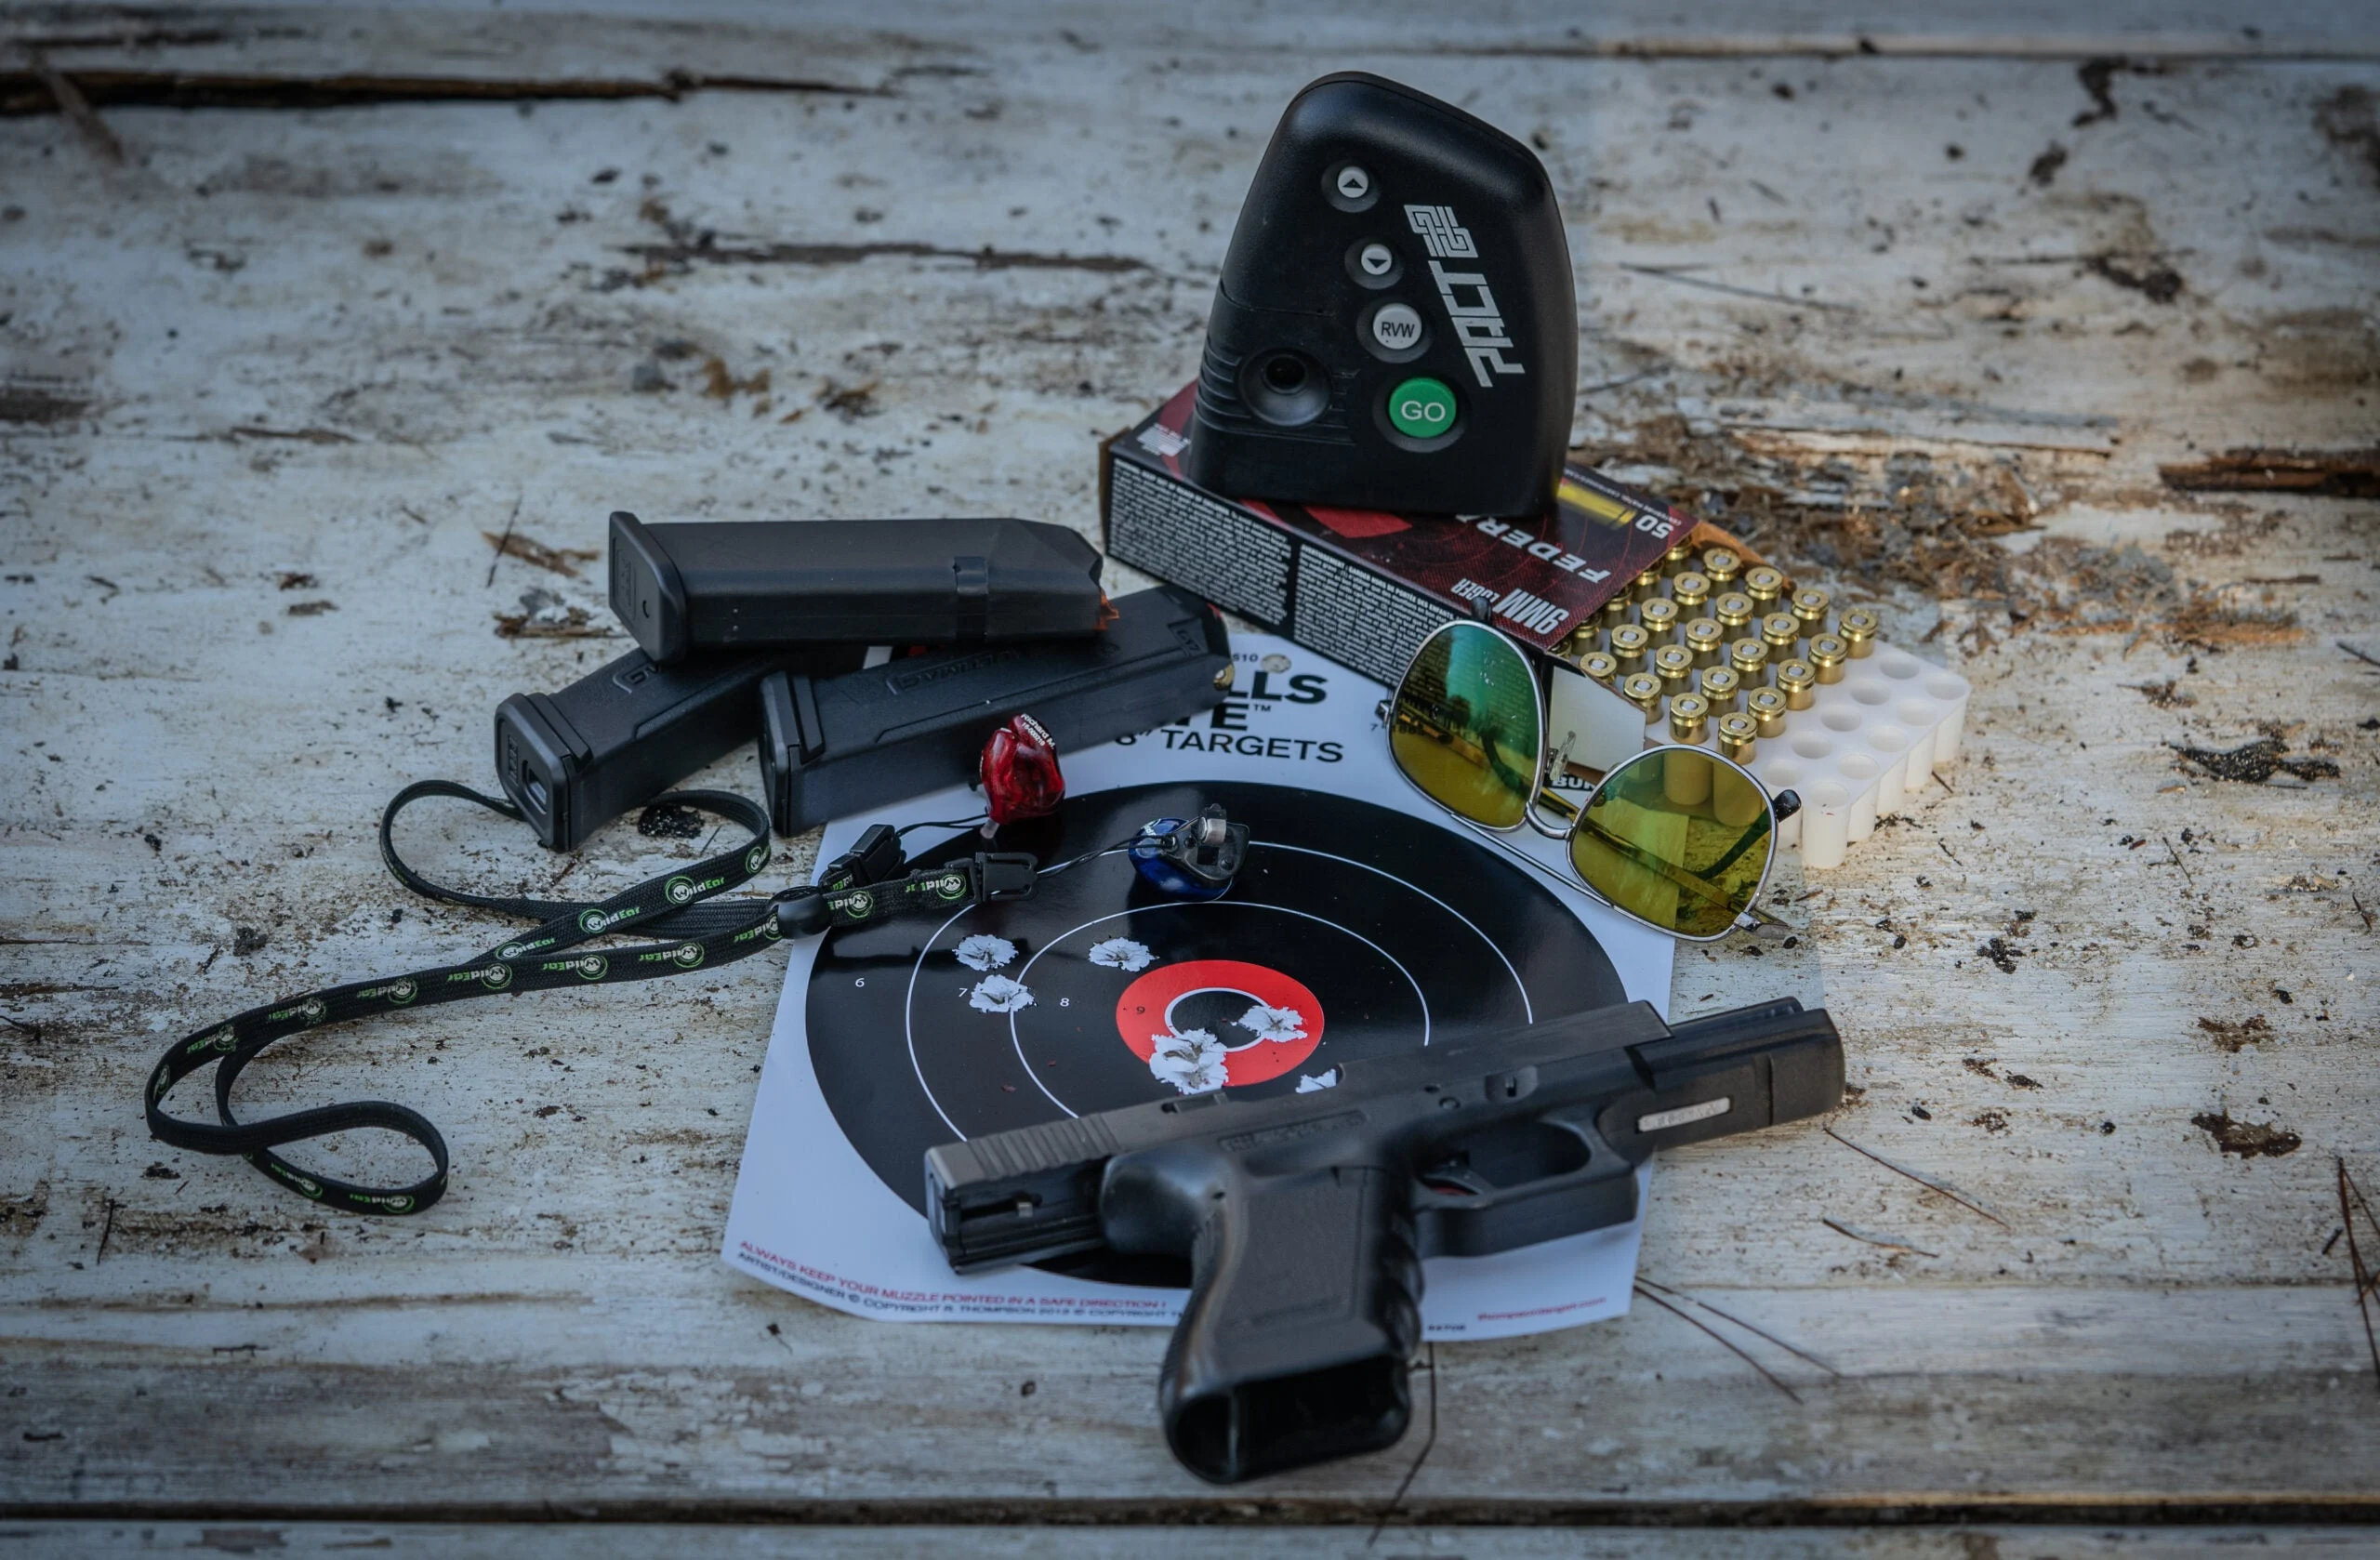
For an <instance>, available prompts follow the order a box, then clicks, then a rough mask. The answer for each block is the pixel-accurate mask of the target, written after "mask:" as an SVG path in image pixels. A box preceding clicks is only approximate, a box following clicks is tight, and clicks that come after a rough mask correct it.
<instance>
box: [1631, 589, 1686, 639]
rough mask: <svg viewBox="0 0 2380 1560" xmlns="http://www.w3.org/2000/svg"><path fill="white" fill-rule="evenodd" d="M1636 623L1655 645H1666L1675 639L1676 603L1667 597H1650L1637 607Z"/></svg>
mask: <svg viewBox="0 0 2380 1560" xmlns="http://www.w3.org/2000/svg"><path fill="white" fill-rule="evenodd" d="M1636 622H1637V624H1638V626H1640V627H1641V628H1644V630H1645V631H1646V633H1648V634H1650V635H1652V636H1653V642H1654V643H1655V644H1667V643H1669V642H1670V641H1672V640H1673V639H1675V638H1676V637H1677V603H1676V602H1673V601H1671V600H1670V599H1669V598H1668V597H1667V596H1654V597H1651V598H1649V599H1647V600H1646V602H1643V603H1642V604H1641V605H1639V606H1638V607H1637V609H1636Z"/></svg>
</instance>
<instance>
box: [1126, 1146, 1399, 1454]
mask: <svg viewBox="0 0 2380 1560" xmlns="http://www.w3.org/2000/svg"><path fill="white" fill-rule="evenodd" d="M1131 1157H1132V1158H1138V1157H1140V1156H1131ZM1115 1170H1123V1171H1124V1173H1125V1175H1126V1177H1127V1178H1130V1175H1131V1171H1130V1170H1129V1168H1128V1167H1127V1166H1126V1163H1125V1161H1118V1162H1117V1165H1116V1166H1115V1167H1111V1179H1110V1182H1109V1186H1108V1196H1109V1198H1110V1199H1112V1198H1114V1196H1116V1193H1117V1181H1116V1179H1115V1176H1114V1171H1115ZM1169 1179H1170V1178H1169ZM1183 1189H1184V1190H1191V1189H1193V1188H1183ZM1403 1189H1404V1187H1403V1181H1402V1179H1401V1178H1400V1177H1398V1176H1396V1175H1395V1174H1393V1173H1391V1172H1390V1171H1389V1170H1386V1169H1384V1168H1374V1167H1361V1166H1358V1167H1346V1166H1342V1167H1333V1168H1325V1169H1318V1170H1298V1171H1294V1172H1290V1173H1286V1174H1279V1175H1270V1176H1258V1177H1248V1176H1241V1175H1238V1174H1236V1173H1233V1172H1231V1171H1229V1170H1225V1171H1224V1172H1223V1175H1222V1176H1221V1177H1219V1178H1216V1179H1214V1180H1212V1181H1210V1182H1209V1183H1207V1184H1206V1185H1204V1186H1203V1187H1197V1188H1195V1190H1196V1193H1197V1196H1199V1198H1200V1200H1201V1201H1202V1203H1203V1208H1202V1210H1200V1214H1199V1216H1198V1217H1197V1224H1196V1233H1195V1236H1194V1237H1193V1238H1192V1240H1191V1242H1190V1259H1191V1274H1192V1278H1191V1289H1190V1300H1189V1303H1188V1304H1187V1306H1185V1307H1184V1309H1183V1314H1182V1321H1181V1324H1180V1325H1179V1326H1178V1327H1176V1328H1175V1329H1174V1333H1173V1341H1172V1342H1171V1344H1170V1346H1169V1347H1168V1349H1167V1351H1166V1356H1165V1366H1164V1368H1163V1370H1162V1371H1161V1372H1160V1373H1159V1375H1158V1378H1157V1409H1158V1412H1159V1413H1160V1415H1161V1416H1162V1417H1163V1419H1164V1421H1165V1434H1166V1440H1167V1442H1168V1444H1169V1445H1170V1446H1171V1448H1173V1455H1174V1456H1175V1457H1176V1458H1178V1459H1179V1460H1180V1461H1181V1462H1182V1465H1183V1467H1185V1468H1188V1469H1189V1470H1190V1471H1191V1472H1192V1473H1194V1474H1197V1475H1198V1476H1199V1477H1200V1478H1203V1479H1206V1480H1209V1481H1210V1482H1211V1483H1215V1484H1236V1483H1238V1482H1239V1481H1241V1480H1243V1479H1250V1478H1254V1477H1257V1476H1258V1475H1260V1474H1273V1473H1279V1472H1281V1471H1283V1470H1285V1469H1289V1468H1301V1467H1304V1466H1306V1465H1307V1464H1309V1463H1314V1462H1321V1461H1328V1460H1329V1459H1332V1458H1340V1457H1351V1456H1355V1455H1356V1454H1358V1453H1361V1452H1368V1451H1376V1450H1378V1449H1380V1448H1383V1447H1387V1446H1391V1445H1394V1444H1395V1441H1396V1440H1397V1438H1398V1437H1399V1436H1401V1435H1403V1434H1405V1427H1406V1424H1407V1422H1408V1421H1409V1420H1410V1419H1411V1417H1412V1398H1411V1395H1410V1394H1409V1392H1408V1386H1407V1382H1406V1368H1407V1361H1408V1359H1409V1358H1410V1357H1411V1356H1412V1353H1413V1350H1414V1347H1415V1346H1416V1344H1418V1343H1419V1342H1420V1340H1421V1258H1420V1257H1419V1255H1417V1254H1416V1252H1415V1250H1414V1246H1413V1233H1412V1225H1411V1223H1410V1221H1409V1220H1408V1219H1407V1218H1406V1216H1405V1212H1404V1209H1403V1197H1402V1193H1403ZM1176 1206H1177V1207H1179V1206H1181V1205H1180V1204H1177V1205H1176ZM1179 1227H1180V1226H1178V1225H1177V1226H1176V1228H1177V1229H1178V1228H1179ZM1112 1234H1113V1230H1112V1226H1111V1235H1112Z"/></svg>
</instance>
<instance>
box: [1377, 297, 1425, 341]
mask: <svg viewBox="0 0 2380 1560" xmlns="http://www.w3.org/2000/svg"><path fill="white" fill-rule="evenodd" d="M1372 339H1373V340H1374V341H1377V342H1379V343H1380V344H1381V345H1382V347H1384V348H1386V349H1387V350H1390V351H1392V352H1401V351H1403V350H1406V349H1407V348H1408V347H1418V346H1420V345H1421V314H1420V313H1418V312H1417V311H1415V310H1414V309H1413V307H1412V305H1410V304H1405V303H1392V304H1388V305H1386V306H1385V307H1383V308H1382V310H1381V311H1380V312H1379V313H1377V314H1374V315H1373V316H1372Z"/></svg>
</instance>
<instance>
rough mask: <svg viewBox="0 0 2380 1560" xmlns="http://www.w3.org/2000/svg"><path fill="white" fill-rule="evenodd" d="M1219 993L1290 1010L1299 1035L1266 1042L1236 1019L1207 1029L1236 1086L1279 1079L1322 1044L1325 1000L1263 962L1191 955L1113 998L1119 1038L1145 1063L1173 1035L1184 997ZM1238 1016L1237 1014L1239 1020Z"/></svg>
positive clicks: (1225, 1075) (1225, 1071) (1292, 1026)
mask: <svg viewBox="0 0 2380 1560" xmlns="http://www.w3.org/2000/svg"><path fill="white" fill-rule="evenodd" d="M1202 993H1224V994H1228V995H1231V996H1235V997H1245V998H1248V1003H1247V1005H1248V1007H1249V1008H1251V1009H1253V1008H1256V1007H1266V1008H1273V1009H1276V1010H1284V1011H1289V1012H1294V1013H1295V1014H1296V1015H1297V1019H1296V1021H1295V1023H1294V1024H1285V1025H1283V1027H1286V1028H1290V1029H1299V1030H1303V1031H1304V1033H1303V1034H1302V1035H1300V1036H1299V1037H1298V1038H1295V1039H1284V1040H1268V1039H1265V1038H1263V1035H1262V1034H1260V1033H1258V1032H1256V1031H1253V1030H1250V1029H1249V1028H1246V1027H1244V1026H1242V1025H1239V1024H1237V1023H1236V1022H1226V1023H1224V1024H1223V1025H1220V1026H1216V1025H1194V1027H1205V1028H1207V1030H1208V1032H1209V1033H1210V1034H1212V1035H1213V1036H1214V1037H1215V1039H1216V1040H1217V1042H1219V1043H1220V1044H1221V1045H1222V1046H1223V1048H1224V1051H1225V1055H1224V1058H1223V1080H1224V1082H1225V1083H1226V1084H1229V1085H1232V1086H1234V1087H1238V1086H1242V1085H1246V1084H1250V1083H1263V1082H1264V1081H1265V1080H1267V1079H1269V1078H1276V1077H1280V1076H1282V1075H1283V1074H1284V1073H1287V1072H1288V1071H1289V1070H1290V1069H1291V1068H1293V1067H1295V1066H1297V1065H1299V1064H1301V1063H1303V1062H1304V1061H1306V1060H1307V1059H1308V1058H1309V1057H1311V1056H1313V1054H1314V1051H1315V1047H1316V1046H1318V1045H1320V1044H1321V1043H1322V1024H1323V1016H1322V1003H1321V1000H1320V999H1319V998H1316V996H1315V994H1314V993H1313V992H1312V991H1311V990H1310V989H1308V988H1307V986H1306V985H1305V984H1304V983H1303V982H1302V981H1299V980H1297V979H1296V978H1294V977H1292V976H1289V975H1285V974H1283V973H1282V972H1280V971H1278V970H1275V969H1271V968H1269V967H1267V966H1265V965H1263V964H1250V963H1246V962H1244V961H1242V960H1239V959H1235V958H1192V959H1185V960H1183V962H1181V963H1179V964H1161V965H1159V966H1157V968H1156V969H1154V970H1151V971H1149V972H1147V973H1146V974H1144V975H1143V976H1141V978H1140V979H1138V980H1136V981H1134V982H1133V983H1132V984H1131V985H1128V986H1126V987H1125V988H1124V994H1123V996H1121V997H1119V998H1117V1000H1116V1033H1117V1036H1118V1037H1119V1038H1121V1039H1122V1040H1123V1042H1124V1044H1125V1045H1126V1046H1127V1047H1129V1048H1130V1049H1131V1052H1132V1054H1133V1055H1135V1056H1137V1057H1139V1058H1140V1059H1141V1060H1142V1061H1144V1062H1146V1061H1147V1060H1149V1058H1151V1057H1152V1056H1155V1055H1156V1054H1157V1045H1158V1043H1159V1042H1160V1041H1162V1040H1164V1039H1165V1038H1167V1037H1168V1036H1169V1035H1171V1034H1175V1033H1178V1032H1179V1031H1177V1030H1176V1029H1175V1028H1174V1025H1173V1018H1174V1014H1175V1011H1176V1010H1177V1009H1178V1008H1179V1007H1180V1005H1181V1003H1182V1002H1183V999H1184V998H1190V997H1196V996H1198V995H1200V994H1202ZM1236 1016H1237V1015H1235V1017H1236Z"/></svg>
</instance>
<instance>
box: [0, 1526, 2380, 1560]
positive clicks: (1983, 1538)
mask: <svg viewBox="0 0 2380 1560" xmlns="http://www.w3.org/2000/svg"><path fill="white" fill-rule="evenodd" d="M1221 1537H1222V1536H1221V1535H1218V1534H1217V1533H1216V1532H1215V1531H1214V1530H1213V1529H1212V1528H1211V1527H1157V1528H1149V1527H1141V1528H1134V1529H1132V1531H1131V1534H1130V1535H1129V1537H1127V1536H1126V1535H1124V1534H1120V1533H1118V1532H1117V1531H1116V1530H1114V1529H1112V1528H1074V1529H1068V1528H1063V1527H1057V1528H1052V1527H1033V1528H998V1527H873V1528H870V1527H825V1528H822V1527H805V1528H801V1529H800V1530H799V1531H798V1532H797V1531H791V1530H787V1529H785V1528H781V1527H780V1528H771V1527H729V1526H719V1527H686V1526H680V1527H654V1526H647V1525H643V1524H610V1525H600V1526H599V1525H590V1524H585V1523H563V1522H557V1523H550V1524H544V1525H540V1526H537V1527H463V1526H456V1525H451V1524H411V1525H403V1526H397V1525H390V1524H381V1523H337V1524H331V1523H303V1524H298V1523H287V1522H271V1523H250V1524H242V1525H236V1526H234V1525H226V1524H216V1525H212V1526H209V1525H205V1524H201V1523H189V1522H172V1523H152V1524H143V1525H141V1526H139V1527H131V1526H128V1525H124V1524H106V1523H41V1524H33V1525H26V1526H22V1527H17V1528H14V1529H11V1530H10V1531H9V1532H7V1533H5V1534H0V1545H6V1546H7V1547H6V1548H0V1553H6V1554H7V1555H9V1556H10V1557H11V1560H18V1557H20V1556H21V1557H22V1560H48V1557H50V1556H53V1555H55V1556H68V1555H74V1556H79V1555H85V1554H90V1553H97V1552H99V1551H101V1550H104V1551H105V1553H111V1554H166V1553H175V1554H188V1553H190V1552H192V1551H193V1550H196V1551H199V1552H202V1553H208V1552H211V1553H220V1554H255V1553H271V1554H274V1555H278V1556H286V1557H287V1560H313V1557H318V1556H320V1557H328V1556H334V1555H344V1554H348V1553H351V1552H353V1551H355V1550H359V1549H364V1550H371V1551H374V1552H376V1553H387V1554H389V1555H390V1556H392V1557H393V1560H409V1557H411V1556H415V1555H431V1554H434V1555H440V1556H452V1557H456V1560H481V1557H483V1556H484V1557H487V1560H497V1557H502V1560H513V1557H515V1556H518V1557H520V1560H548V1557H562V1556H567V1557H571V1560H613V1557H614V1556H621V1557H641V1556H647V1555H653V1554H668V1555H673V1556H676V1555H682V1556H684V1557H685V1560H724V1557H730V1556H734V1557H743V1556H749V1555H762V1554H781V1553H786V1551H787V1550H788V1549H791V1548H799V1550H800V1553H803V1554H805V1555H820V1556H838V1557H843V1560H879V1557H883V1560H892V1557H900V1560H907V1557H908V1556H912V1555H945V1554H947V1555H980V1556H984V1557H985V1560H1010V1557H1012V1556H1020V1557H1021V1556H1035V1557H1038V1556H1049V1557H1050V1560H1078V1557H1082V1556H1099V1555H1108V1554H1113V1553H1116V1551H1117V1547H1118V1545H1119V1543H1129V1544H1130V1545H1131V1550H1132V1553H1135V1554H1141V1555H1146V1556H1148V1557H1149V1560H1195V1557H1198V1556H1204V1555H1209V1554H1212V1553H1214V1552H1215V1549H1216V1547H1217V1543H1218V1540H1219V1538H1221ZM2366 1537H2367V1535H2365V1534H2364V1533H2362V1532H2360V1531H2357V1530H2354V1529H2341V1528H2335V1527H2332V1528H2322V1527H2230V1528H2212V1529H2205V1530H2199V1531H2176V1530H2174V1529H2159V1528H2130V1529H2126V1528H2114V1529H2110V1528H2105V1527H2096V1528H2084V1527H2041V1528H2023V1527H1959V1528H1951V1529H1946V1530H1940V1531H1907V1530H1903V1531H1882V1532H1877V1531H1870V1532H1849V1531H1845V1530H1843V1529H1839V1528H1835V1529H1819V1530H1811V1529H1804V1530H1801V1531H1797V1532H1782V1533H1779V1532H1736V1533H1714V1532H1707V1531H1705V1532H1695V1533H1678V1532H1673V1531H1661V1530H1647V1529H1641V1528H1640V1529H1633V1530H1630V1529H1613V1528H1595V1529H1590V1530H1583V1531H1582V1530H1578V1529H1563V1530H1555V1531H1550V1532H1548V1531H1537V1532H1530V1531H1523V1530H1515V1529H1509V1528H1483V1527H1468V1528H1428V1529H1421V1530H1418V1531H1417V1530H1412V1529H1408V1528H1404V1527H1396V1526H1392V1527H1388V1528H1387V1529H1386V1530H1385V1531H1384V1532H1383V1533H1382V1535H1381V1536H1380V1537H1379V1538H1378V1539H1377V1540H1374V1539H1373V1538H1372V1536H1371V1530H1370V1529H1369V1528H1368V1527H1291V1528H1277V1527H1276V1528H1258V1529H1251V1528H1247V1527H1238V1528H1235V1529H1233V1530H1232V1532H1231V1533H1230V1535H1229V1542H1230V1547H1231V1553H1233V1554H1235V1555H1239V1556H1245V1557H1246V1560H1336V1557H1343V1560H1422V1557H1424V1556H1448V1557H1452V1556H1462V1557H1465V1560H1540V1557H1544V1556H1560V1557H1561V1560H1580V1557H1584V1560H1655V1557H1658V1556H1668V1555H1678V1554H1690V1555H1698V1556H1710V1557H1712V1560H1818V1557H1820V1556H1835V1555H1853V1556H1857V1557H1858V1560H1967V1557H1969V1556H1972V1555H1975V1554H1977V1553H1985V1554H1990V1555H1993V1556H1996V1557H1997V1560H2101V1557H2103V1556H2116V1557H2120V1560H2184V1557H2187V1560H2198V1557H2200V1556H2203V1555H2207V1554H2211V1553H2228V1552H2230V1551H2232V1550H2234V1549H2236V1548H2239V1547H2241V1546H2243V1545H2254V1546H2255V1548H2256V1549H2257V1551H2258V1552H2259V1553H2279V1554H2300V1553H2303V1554H2321V1555H2322V1556H2325V1557H2326V1560H2334V1557H2345V1556H2353V1555H2357V1554H2368V1553H2372V1549H2371V1546H2370V1545H2369V1544H2368V1543H2367V1542H2365V1541H2364V1540H2365V1539H2366Z"/></svg>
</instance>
